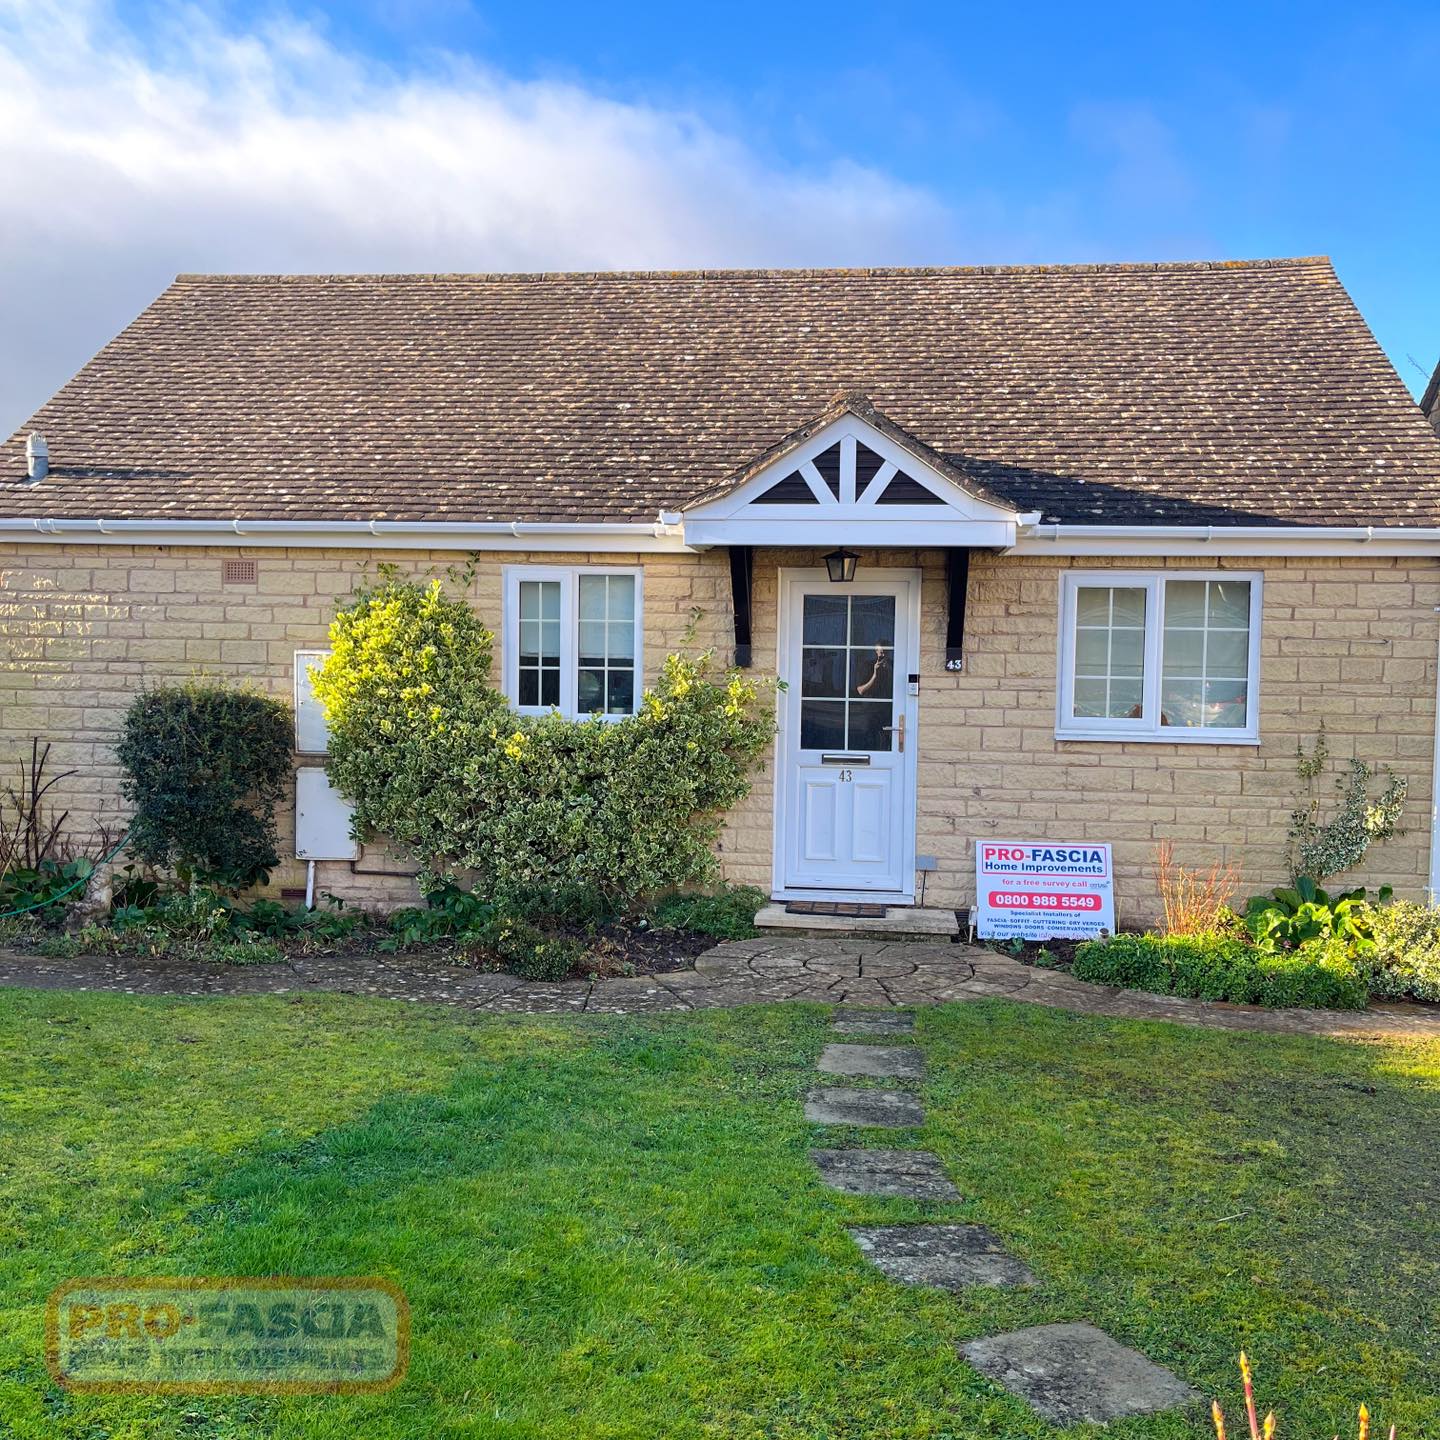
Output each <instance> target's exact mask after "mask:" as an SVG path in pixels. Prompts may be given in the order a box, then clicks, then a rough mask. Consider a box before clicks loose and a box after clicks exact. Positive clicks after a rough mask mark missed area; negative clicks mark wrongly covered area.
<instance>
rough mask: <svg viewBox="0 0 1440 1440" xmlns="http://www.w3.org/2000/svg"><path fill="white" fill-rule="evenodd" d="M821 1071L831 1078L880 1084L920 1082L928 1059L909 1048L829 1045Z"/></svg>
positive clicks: (823, 1058) (823, 1055)
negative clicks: (865, 1078) (848, 1077)
mask: <svg viewBox="0 0 1440 1440" xmlns="http://www.w3.org/2000/svg"><path fill="white" fill-rule="evenodd" d="M819 1068H820V1069H821V1070H823V1071H825V1073H826V1074H827V1075H865V1076H869V1077H871V1078H872V1079H876V1080H918V1079H919V1078H920V1077H921V1076H922V1075H923V1074H924V1073H925V1057H924V1056H923V1055H922V1054H921V1053H920V1051H919V1050H917V1049H915V1048H914V1047H913V1046H907V1045H827V1046H826V1047H825V1048H824V1050H822V1051H821V1052H820V1061H819Z"/></svg>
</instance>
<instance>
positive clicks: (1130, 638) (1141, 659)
mask: <svg viewBox="0 0 1440 1440" xmlns="http://www.w3.org/2000/svg"><path fill="white" fill-rule="evenodd" d="M1144 673H1145V632H1144V631H1143V630H1121V629H1118V628H1117V629H1115V630H1112V631H1111V632H1110V674H1111V675H1112V676H1115V675H1125V676H1137V675H1143V674H1144Z"/></svg>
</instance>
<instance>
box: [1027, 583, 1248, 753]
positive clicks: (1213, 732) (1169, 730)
mask: <svg viewBox="0 0 1440 1440" xmlns="http://www.w3.org/2000/svg"><path fill="white" fill-rule="evenodd" d="M1171 580H1179V581H1187V580H1188V581H1195V580H1237V581H1244V582H1245V583H1247V584H1248V585H1249V586H1250V644H1249V649H1248V652H1247V667H1246V668H1247V677H1246V702H1247V703H1246V712H1245V713H1246V724H1245V725H1244V726H1243V728H1242V727H1228V726H1227V727H1222V726H1195V727H1190V726H1184V725H1162V724H1161V723H1160V687H1161V681H1162V678H1163V677H1162V674H1161V664H1162V648H1163V645H1164V640H1165V587H1166V584H1167V583H1168V582H1169V581H1171ZM1086 588H1091V589H1095V588H1098V589H1124V588H1130V589H1137V590H1139V589H1143V590H1144V591H1145V652H1144V653H1145V675H1144V680H1143V683H1142V686H1141V692H1140V693H1141V712H1142V714H1141V718H1140V719H1138V720H1130V719H1115V720H1111V719H1103V718H1099V717H1087V718H1082V719H1077V718H1075V715H1074V703H1075V659H1076V643H1075V624H1076V618H1077V611H1078V605H1079V592H1080V591H1081V590H1082V589H1086ZM1263 606H1264V577H1263V575H1262V574H1261V573H1260V572H1259V571H1252V570H1070V571H1066V572H1065V573H1064V574H1063V575H1062V576H1061V577H1060V606H1059V613H1060V625H1059V636H1058V639H1057V663H1056V677H1057V684H1056V687H1055V690H1056V695H1055V738H1056V739H1057V740H1122V741H1123V740H1131V741H1139V742H1141V743H1147V744H1162V745H1258V744H1259V743H1260V628H1261V624H1262V614H1263Z"/></svg>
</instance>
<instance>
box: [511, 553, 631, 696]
mask: <svg viewBox="0 0 1440 1440" xmlns="http://www.w3.org/2000/svg"><path fill="white" fill-rule="evenodd" d="M501 573H502V580H503V585H504V597H503V604H502V606H501V624H502V627H503V628H502V631H501V635H500V658H501V674H502V677H503V688H504V692H505V697H506V699H508V700H509V702H510V708H511V709H512V710H514V711H515V713H516V714H517V715H549V714H550V713H551V712H552V710H553V711H554V712H555V713H557V714H560V715H563V716H565V717H566V719H569V720H588V719H589V718H590V716H589V714H588V713H587V714H584V715H581V714H579V713H577V711H576V704H577V701H578V695H579V688H580V683H579V675H580V577H581V576H584V575H628V576H630V577H631V578H632V579H633V580H634V581H635V699H634V706H633V708H632V709H631V710H629V711H628V712H625V713H623V714H605V713H604V712H603V711H602V712H596V713H599V714H600V718H601V719H602V720H607V721H612V722H613V721H616V720H628V719H629V718H630V716H632V715H634V714H636V713H638V711H639V708H640V696H641V694H642V692H643V690H644V673H645V671H644V665H645V654H644V651H645V572H644V569H643V568H642V567H641V566H638V565H506V566H504V567H503V569H502V572H501ZM524 580H554V581H558V582H559V585H560V703H559V705H556V706H550V705H521V704H520V702H519V698H518V697H519V694H520V629H519V626H520V583H521V581H524Z"/></svg>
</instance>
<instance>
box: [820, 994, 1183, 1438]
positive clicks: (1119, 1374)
mask: <svg viewBox="0 0 1440 1440" xmlns="http://www.w3.org/2000/svg"><path fill="white" fill-rule="evenodd" d="M907 1021H908V1024H907V1023H906V1022H907ZM913 1026H914V1017H913V1016H911V1015H909V1014H908V1013H907V1012H904V1011H875V1012H870V1013H866V1012H864V1011H851V1012H846V1011H843V1010H842V1011H840V1012H839V1014H838V1016H837V1018H836V1019H835V1021H834V1023H833V1028H834V1030H835V1031H836V1033H837V1034H842V1035H851V1036H854V1035H860V1034H865V1033H867V1032H868V1033H870V1034H872V1035H873V1036H874V1042H873V1043H871V1044H868V1045H867V1044H850V1043H839V1042H836V1043H832V1044H829V1045H827V1046H825V1048H824V1050H823V1051H822V1052H821V1055H820V1059H819V1062H818V1068H819V1070H820V1071H821V1073H822V1074H831V1075H847V1076H860V1077H865V1078H868V1079H872V1080H877V1081H878V1080H897V1081H900V1082H902V1083H909V1082H914V1081H919V1080H921V1079H922V1078H923V1077H924V1074H925V1056H924V1053H923V1052H922V1051H921V1049H920V1048H919V1046H918V1045H915V1044H910V1045H896V1044H891V1043H882V1042H889V1041H893V1040H895V1039H896V1038H898V1037H900V1036H903V1035H904V1034H905V1033H906V1031H907V1030H912V1029H913ZM805 1117H806V1119H808V1120H810V1121H811V1122H812V1123H815V1124H821V1125H841V1126H860V1127H890V1128H901V1127H908V1126H915V1125H919V1124H922V1123H923V1121H924V1111H923V1108H922V1106H921V1103H920V1099H919V1097H918V1096H917V1095H915V1094H914V1092H913V1091H909V1090H901V1089H897V1088H894V1087H890V1088H880V1087H878V1086H872V1087H869V1088H866V1089H835V1088H830V1087H820V1088H817V1089H814V1090H812V1091H811V1092H810V1094H809V1096H808V1098H807V1100H806V1104H805ZM810 1153H811V1158H812V1159H813V1160H814V1162H815V1166H816V1168H817V1170H818V1171H819V1173H820V1178H821V1179H822V1180H823V1181H824V1182H825V1184H826V1185H828V1186H830V1188H831V1189H833V1190H839V1191H842V1192H844V1193H845V1194H847V1195H866V1196H876V1197H881V1198H883V1197H888V1196H903V1197H905V1198H907V1199H913V1200H921V1201H935V1200H938V1201H942V1202H945V1203H950V1204H953V1203H955V1202H956V1201H958V1200H959V1199H960V1198H961V1197H960V1194H959V1192H958V1191H957V1190H956V1188H955V1186H954V1183H953V1182H952V1181H951V1179H950V1177H949V1176H948V1175H947V1174H946V1173H945V1168H944V1166H943V1165H942V1164H941V1161H940V1157H939V1156H938V1155H934V1154H932V1153H931V1152H930V1151H928V1150H891V1149H872V1148H869V1147H860V1146H857V1147H855V1148H852V1149H844V1150H812V1151H811V1152H810ZM850 1235H851V1238H852V1239H853V1240H854V1241H855V1243H856V1245H857V1246H858V1247H859V1249H860V1251H861V1253H862V1254H864V1256H865V1258H866V1259H867V1260H869V1261H870V1263H871V1264H873V1265H874V1266H875V1267H876V1268H877V1269H878V1270H880V1271H881V1272H882V1273H883V1274H885V1275H887V1276H889V1277H890V1278H891V1279H892V1280H895V1281H897V1282H899V1283H900V1284H903V1285H921V1286H929V1287H932V1288H937V1289H942V1290H949V1291H952V1292H958V1291H961V1290H964V1289H966V1288H968V1287H970V1286H972V1285H988V1286H1001V1287H1005V1288H1021V1287H1026V1286H1033V1285H1038V1284H1040V1283H1041V1282H1040V1281H1039V1280H1037V1278H1036V1276H1035V1275H1034V1274H1033V1272H1032V1271H1031V1270H1030V1268H1029V1266H1027V1265H1026V1264H1025V1263H1024V1261H1022V1260H1019V1259H1017V1258H1016V1257H1015V1256H1013V1255H1011V1254H1009V1252H1008V1251H1007V1250H1006V1249H1005V1247H1004V1244H1003V1243H1002V1242H1001V1240H1000V1238H999V1236H997V1235H996V1234H994V1232H993V1231H991V1230H988V1229H986V1228H985V1226H983V1225H955V1224H910V1225H876V1226H852V1227H851V1229H850ZM961 1354H962V1355H963V1356H964V1357H965V1359H966V1360H968V1361H969V1362H970V1364H971V1365H973V1366H974V1367H975V1368H976V1369H977V1370H978V1371H980V1373H981V1374H982V1375H985V1376H988V1377H989V1378H990V1379H991V1380H993V1381H994V1382H995V1383H996V1384H997V1385H1000V1386H1002V1387H1003V1388H1004V1389H1006V1390H1008V1391H1009V1392H1010V1393H1011V1394H1012V1395H1015V1396H1017V1397H1018V1398H1019V1399H1021V1400H1023V1401H1025V1403H1026V1404H1028V1405H1029V1406H1030V1407H1031V1409H1033V1410H1034V1411H1035V1412H1036V1414H1038V1415H1039V1416H1041V1417H1042V1418H1043V1419H1045V1420H1048V1421H1049V1422H1050V1423H1051V1424H1052V1425H1059V1426H1068V1425H1078V1424H1082V1423H1086V1422H1089V1423H1092V1424H1102V1425H1103V1424H1107V1423H1108V1422H1109V1421H1111V1420H1118V1419H1121V1418H1123V1417H1125V1416H1127V1415H1146V1414H1150V1413H1152V1412H1154V1411H1157V1410H1171V1409H1175V1408H1177V1407H1179V1406H1182V1405H1189V1404H1191V1403H1192V1402H1194V1401H1195V1400H1197V1399H1199V1392H1198V1391H1196V1390H1194V1389H1192V1388H1191V1387H1190V1386H1189V1385H1187V1384H1186V1383H1185V1382H1184V1381H1183V1380H1181V1379H1180V1378H1179V1377H1178V1376H1176V1375H1174V1374H1172V1373H1171V1372H1170V1371H1169V1370H1166V1369H1165V1368H1164V1367H1163V1366H1161V1365H1157V1364H1155V1362H1154V1361H1152V1360H1150V1359H1149V1358H1148V1357H1146V1356H1144V1355H1142V1354H1140V1352H1139V1351H1137V1350H1131V1349H1128V1348H1127V1347H1126V1346H1124V1345H1122V1344H1120V1342H1119V1341H1117V1340H1114V1339H1112V1338H1111V1337H1110V1336H1109V1335H1107V1334H1106V1333H1105V1332H1104V1331H1103V1330H1098V1329H1096V1327H1095V1326H1093V1325H1089V1324H1086V1323H1084V1322H1078V1323H1072V1324H1065V1325H1036V1326H1032V1327H1030V1328H1029V1329H1025V1330H1015V1331H1011V1332H1009V1333H1008V1334H1004V1335H990V1336H986V1337H984V1338H982V1339H979V1340H973V1341H971V1342H970V1343H969V1344H967V1345H964V1346H962V1347H961Z"/></svg>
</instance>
